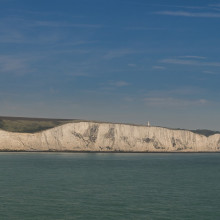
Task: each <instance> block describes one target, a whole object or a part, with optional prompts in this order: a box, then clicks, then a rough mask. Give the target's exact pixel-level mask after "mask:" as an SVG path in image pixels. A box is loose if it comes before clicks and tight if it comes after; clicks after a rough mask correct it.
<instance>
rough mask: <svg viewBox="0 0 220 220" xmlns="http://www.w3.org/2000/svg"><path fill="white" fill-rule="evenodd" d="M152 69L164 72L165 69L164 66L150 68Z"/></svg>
mask: <svg viewBox="0 0 220 220" xmlns="http://www.w3.org/2000/svg"><path fill="white" fill-rule="evenodd" d="M152 69H155V70H165V69H166V67H164V66H152Z"/></svg>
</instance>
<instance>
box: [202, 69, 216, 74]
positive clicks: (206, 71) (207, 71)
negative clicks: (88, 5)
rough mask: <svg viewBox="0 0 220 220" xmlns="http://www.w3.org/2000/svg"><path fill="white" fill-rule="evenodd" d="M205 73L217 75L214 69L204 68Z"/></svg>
mask: <svg viewBox="0 0 220 220" xmlns="http://www.w3.org/2000/svg"><path fill="white" fill-rule="evenodd" d="M203 73H205V74H211V75H217V73H216V72H213V71H211V70H204V71H203Z"/></svg>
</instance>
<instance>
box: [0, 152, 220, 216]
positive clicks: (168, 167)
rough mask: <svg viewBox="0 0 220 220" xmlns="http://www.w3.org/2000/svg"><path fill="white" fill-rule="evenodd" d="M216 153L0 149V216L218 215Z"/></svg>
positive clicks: (219, 186) (219, 171)
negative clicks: (70, 151) (126, 152)
mask: <svg viewBox="0 0 220 220" xmlns="http://www.w3.org/2000/svg"><path fill="white" fill-rule="evenodd" d="M219 183H220V154H213V153H212V154H167V153H165V154H133V153H132V154H124V153H123V154H112V153H110V154H102V153H99V154H87V153H83V154H82V153H71V154H67V153H0V204H1V205H0V219H2V220H7V219H10V220H11V219H13V220H21V219H22V220H29V219H33V220H34V219H35V220H36V219H39V220H44V219H45V220H56V219H85V220H88V219H100V220H103V219H114V220H115V219H117V220H120V219H212V220H214V219H216V220H217V219H220V209H219V204H220V184H219Z"/></svg>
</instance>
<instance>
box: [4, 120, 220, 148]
mask: <svg viewBox="0 0 220 220" xmlns="http://www.w3.org/2000/svg"><path fill="white" fill-rule="evenodd" d="M0 150H1V151H105V152H106V151H109V152H112V151H121V152H215V151H220V134H215V135H212V136H209V137H206V136H204V135H199V134H195V133H193V132H190V131H185V130H172V129H167V128H161V127H145V126H135V125H126V124H112V123H94V122H77V123H69V124H65V125H62V126H58V127H55V128H52V129H49V130H45V131H41V132H37V133H33V134H29V133H14V132H7V131H4V130H0Z"/></svg>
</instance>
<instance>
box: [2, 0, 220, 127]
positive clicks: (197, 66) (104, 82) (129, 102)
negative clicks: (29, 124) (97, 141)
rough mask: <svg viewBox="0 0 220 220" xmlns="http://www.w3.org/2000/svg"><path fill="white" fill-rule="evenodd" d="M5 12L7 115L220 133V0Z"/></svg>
mask: <svg viewBox="0 0 220 220" xmlns="http://www.w3.org/2000/svg"><path fill="white" fill-rule="evenodd" d="M0 5H1V7H0V77H1V78H0V79H1V86H0V115H8V116H29V117H58V118H81V119H88V120H101V121H113V122H128V123H139V124H144V123H146V122H147V121H148V120H150V121H151V123H152V124H153V125H158V126H166V127H175V128H178V127H181V128H189V129H196V128H207V129H214V130H220V117H219V112H220V86H219V83H220V56H219V55H220V28H219V25H220V2H219V1H215V0H197V1H185V0H180V1H176V0H175V1H174V0H173V1H172V0H167V1H162V0H149V1H144V0H111V1H107V0H62V1H61V0H53V1H52V0H44V1H43V0H38V1H30V0H0Z"/></svg>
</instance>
